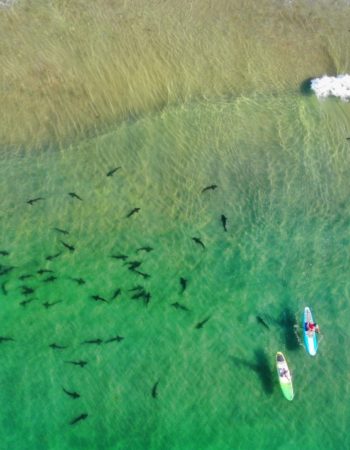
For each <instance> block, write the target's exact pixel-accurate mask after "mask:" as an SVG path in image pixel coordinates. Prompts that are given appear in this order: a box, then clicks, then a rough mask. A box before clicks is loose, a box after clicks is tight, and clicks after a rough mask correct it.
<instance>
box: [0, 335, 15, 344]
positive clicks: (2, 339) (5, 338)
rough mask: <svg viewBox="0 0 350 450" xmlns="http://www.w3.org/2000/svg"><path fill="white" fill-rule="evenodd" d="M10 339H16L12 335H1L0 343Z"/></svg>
mask: <svg viewBox="0 0 350 450" xmlns="http://www.w3.org/2000/svg"><path fill="white" fill-rule="evenodd" d="M8 341H14V339H13V338H12V337H5V336H0V344H2V343H3V342H8Z"/></svg>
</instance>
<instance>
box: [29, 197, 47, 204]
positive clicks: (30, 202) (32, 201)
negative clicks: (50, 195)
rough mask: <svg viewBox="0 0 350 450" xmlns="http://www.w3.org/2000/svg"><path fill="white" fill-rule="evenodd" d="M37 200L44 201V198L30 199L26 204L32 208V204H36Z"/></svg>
mask: <svg viewBox="0 0 350 450" xmlns="http://www.w3.org/2000/svg"><path fill="white" fill-rule="evenodd" d="M39 200H44V198H43V197H37V198H32V199H31V200H28V201H27V203H28V204H29V205H32V206H33V204H34V203H36V202H38V201H39Z"/></svg>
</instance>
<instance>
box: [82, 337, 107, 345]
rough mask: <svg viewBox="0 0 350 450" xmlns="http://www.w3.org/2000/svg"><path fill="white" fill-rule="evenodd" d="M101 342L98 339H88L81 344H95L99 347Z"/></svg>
mask: <svg viewBox="0 0 350 450" xmlns="http://www.w3.org/2000/svg"><path fill="white" fill-rule="evenodd" d="M102 342H103V340H102V339H100V338H98V339H90V340H88V341H83V342H82V344H96V345H101V344H102Z"/></svg>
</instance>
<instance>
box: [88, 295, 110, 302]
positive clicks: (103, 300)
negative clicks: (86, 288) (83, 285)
mask: <svg viewBox="0 0 350 450" xmlns="http://www.w3.org/2000/svg"><path fill="white" fill-rule="evenodd" d="M91 298H92V299H94V300H95V302H105V303H108V300H106V299H105V298H103V297H101V296H100V295H91Z"/></svg>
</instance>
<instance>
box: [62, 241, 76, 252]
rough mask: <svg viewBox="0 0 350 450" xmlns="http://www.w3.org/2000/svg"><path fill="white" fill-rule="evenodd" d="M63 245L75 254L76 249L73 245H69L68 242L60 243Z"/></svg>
mask: <svg viewBox="0 0 350 450" xmlns="http://www.w3.org/2000/svg"><path fill="white" fill-rule="evenodd" d="M60 242H61V244H62V245H64V246H65V247H66V248H68V250H69V251H70V252H74V250H75V247H74V246H73V245H70V244H67V242H64V241H60Z"/></svg>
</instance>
